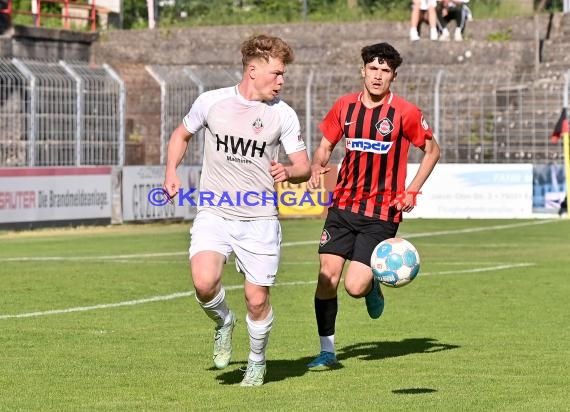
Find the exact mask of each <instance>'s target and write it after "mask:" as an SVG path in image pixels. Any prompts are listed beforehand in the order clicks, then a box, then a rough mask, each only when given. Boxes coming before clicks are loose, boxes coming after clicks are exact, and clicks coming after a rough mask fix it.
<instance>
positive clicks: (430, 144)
mask: <svg viewBox="0 0 570 412" xmlns="http://www.w3.org/2000/svg"><path fill="white" fill-rule="evenodd" d="M421 150H422V151H423V152H424V156H423V158H422V161H421V162H420V167H419V168H418V171H417V173H416V175H415V176H414V178H413V179H412V181H411V182H410V184H409V185H408V187H407V188H406V192H408V193H409V194H408V195H406V197H405V199H404V201H403V202H402V203H399V204H398V205H397V208H398V209H400V210H403V211H404V212H411V211H412V209H413V208H414V206H415V200H416V195H417V194H418V193H419V192H420V189H421V188H422V186H423V185H424V183H425V182H426V180H427V178H428V177H429V175H430V174H431V172H432V170H433V168H434V167H435V165H436V163H437V162H438V160H439V145H438V144H437V142H436V140H435V137H434V138H433V139H429V140H426V144H425V145H424V146H423V147H421Z"/></svg>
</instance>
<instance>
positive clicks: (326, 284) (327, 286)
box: [317, 270, 340, 292]
mask: <svg viewBox="0 0 570 412" xmlns="http://www.w3.org/2000/svg"><path fill="white" fill-rule="evenodd" d="M339 278H340V276H339V275H336V274H334V273H331V272H327V271H323V270H321V271H320V272H319V279H318V280H317V289H318V290H319V291H321V292H336V289H337V287H338V282H339Z"/></svg>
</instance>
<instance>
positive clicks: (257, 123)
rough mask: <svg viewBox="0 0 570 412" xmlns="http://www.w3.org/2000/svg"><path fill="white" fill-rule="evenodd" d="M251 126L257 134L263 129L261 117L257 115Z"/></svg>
mask: <svg viewBox="0 0 570 412" xmlns="http://www.w3.org/2000/svg"><path fill="white" fill-rule="evenodd" d="M252 126H253V132H254V133H255V134H259V133H261V131H262V130H263V122H262V121H261V119H260V118H259V117H258V118H257V119H255V121H254V122H253V124H252Z"/></svg>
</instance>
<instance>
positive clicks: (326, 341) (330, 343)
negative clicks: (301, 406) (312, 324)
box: [319, 335, 335, 353]
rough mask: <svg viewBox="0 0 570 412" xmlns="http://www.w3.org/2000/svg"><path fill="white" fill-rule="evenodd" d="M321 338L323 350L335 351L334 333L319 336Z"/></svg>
mask: <svg viewBox="0 0 570 412" xmlns="http://www.w3.org/2000/svg"><path fill="white" fill-rule="evenodd" d="M319 338H320V339H321V351H324V352H331V353H335V352H334V335H330V336H319Z"/></svg>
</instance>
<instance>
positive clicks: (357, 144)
mask: <svg viewBox="0 0 570 412" xmlns="http://www.w3.org/2000/svg"><path fill="white" fill-rule="evenodd" d="M392 143H393V142H378V141H376V140H369V139H346V148H347V149H348V150H356V151H359V152H369V153H376V154H386V153H388V152H389V151H390V148H391V147H392Z"/></svg>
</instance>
